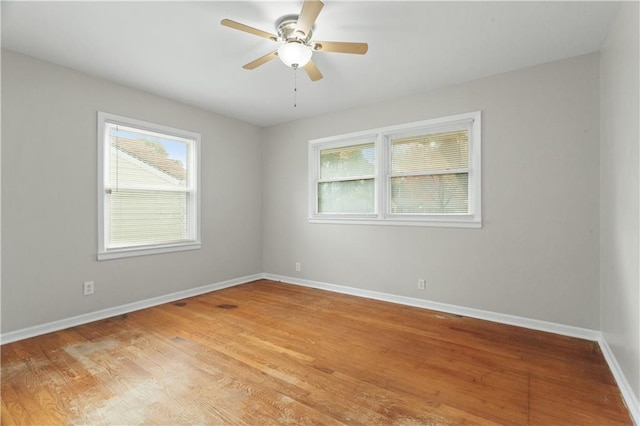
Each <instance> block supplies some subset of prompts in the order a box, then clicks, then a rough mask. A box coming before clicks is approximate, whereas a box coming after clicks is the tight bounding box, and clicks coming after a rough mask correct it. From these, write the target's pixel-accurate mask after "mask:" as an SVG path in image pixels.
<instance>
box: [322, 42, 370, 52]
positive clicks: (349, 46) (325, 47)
mask: <svg viewBox="0 0 640 426" xmlns="http://www.w3.org/2000/svg"><path fill="white" fill-rule="evenodd" d="M313 50H315V51H317V52H336V53H355V54H357V55H364V54H365V53H367V51H368V50H369V45H368V44H367V43H349V42H344V41H315V42H313Z"/></svg>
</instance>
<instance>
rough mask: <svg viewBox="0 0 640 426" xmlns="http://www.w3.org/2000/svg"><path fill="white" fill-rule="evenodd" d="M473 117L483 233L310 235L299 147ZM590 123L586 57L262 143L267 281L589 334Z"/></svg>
mask: <svg viewBox="0 0 640 426" xmlns="http://www.w3.org/2000/svg"><path fill="white" fill-rule="evenodd" d="M475 110H482V113H483V116H482V137H483V141H482V144H483V153H482V163H483V164H482V167H483V169H482V174H483V176H482V183H483V194H482V196H483V220H484V227H483V228H482V229H456V228H427V227H392V226H367V225H330V224H329V225H328V224H309V223H307V205H308V202H307V145H308V140H309V139H314V138H320V137H325V136H331V135H339V134H342V133H348V132H353V131H358V130H365V129H370V128H375V127H381V126H386V125H392V124H400V123H405V122H411V121H417V120H424V119H429V118H436V117H442V116H447V115H452V114H458V113H465V112H470V111H475ZM599 114H600V111H599V56H598V54H591V55H586V56H580V57H576V58H572V59H568V60H563V61H559V62H554V63H550V64H546V65H541V66H537V67H533V68H528V69H523V70H519V71H515V72H510V73H506V74H501V75H497V76H493V77H490V78H484V79H481V80H477V81H473V82H470V83H465V84H461V85H457V86H453V87H448V88H445V89H442V90H437V91H432V92H428V93H424V94H419V95H416V96H412V97H407V98H402V99H398V100H394V101H389V102H384V103H379V104H374V105H370V106H367V107H362V108H357V109H353V110H349V111H346V112H340V113H336V114H331V115H326V116H322V117H316V118H313V119H309V120H301V121H297V122H294V123H290V124H285V125H280V126H275V127H271V128H268V129H265V132H264V136H263V140H264V147H263V187H262V188H263V215H264V217H263V226H264V234H263V244H264V250H263V268H264V271H265V272H267V273H272V274H278V275H285V276H291V277H296V278H300V279H308V280H313V281H320V282H325V283H330V284H338V285H344V286H350V287H355V288H361V289H367V290H374V291H381V292H386V293H391V294H394V295H402V296H411V297H417V298H424V299H429V300H433V301H438V302H444V303H450V304H455V305H461V306H465V307H472V308H477V309H484V310H489V311H494V312H499V313H504V314H512V315H518V316H522V317H528V318H533V319H539V320H545V321H551V322H557V323H561V324H568V325H573V326H579V327H585V328H589V329H599V314H598V311H599V300H598V299H599V294H598V293H599V248H598V239H599V218H598V206H599V190H598V188H599V173H598V167H599V133H600V127H599V123H600V118H599V117H600V116H599ZM295 262H301V263H302V271H301V272H295V268H294V266H295ZM419 278H424V279H426V281H427V290H426V291H419V290H417V280H418V279H419Z"/></svg>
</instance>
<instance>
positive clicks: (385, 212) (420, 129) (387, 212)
mask: <svg viewBox="0 0 640 426" xmlns="http://www.w3.org/2000/svg"><path fill="white" fill-rule="evenodd" d="M481 115H482V114H481V111H474V112H469V113H464V114H457V115H453V116H447V117H440V118H435V119H429V120H422V121H416V122H411V123H405V124H400V125H394V126H387V127H381V128H377V129H371V130H365V131H362V132H353V133H348V134H343V135H337V136H330V137H326V138H320V139H312V140H310V141H309V158H308V160H309V214H308V221H309V223H336V224H362V225H401V226H434V227H457V228H481V227H482V191H481V190H482V170H481V165H482V164H481V153H482V134H481V133H482V123H481ZM461 128H467V129H468V139H467V143H468V168H467V170H468V196H469V199H468V206H469V209H468V213H452V214H404V213H391V179H392V177H394V176H395V175H394V174H393V173H392V171H391V149H392V142H391V141H392V139H393V138H397V137H399V136H408V135H424V134H432V133H439V132H446V131H452V130H456V129H461ZM366 138H370V139H369V141H374V143H375V152H376V162H375V179H374V191H375V193H374V197H375V211H374V213H373V214H358V213H344V214H326V213H319V212H318V182H319V181H320V180H319V177H320V170H319V168H320V152H321V151H322V150H324V149H332V148H339V147H348V146H353V145H358V144H361V143H363V141H364V140H366ZM455 171H457V169H456V170H454V172H455ZM448 173H451V171H448Z"/></svg>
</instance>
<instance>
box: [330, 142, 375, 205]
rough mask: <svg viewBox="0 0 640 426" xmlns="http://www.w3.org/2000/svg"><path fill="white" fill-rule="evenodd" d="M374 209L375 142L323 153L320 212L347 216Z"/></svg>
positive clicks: (333, 149) (332, 149)
mask: <svg viewBox="0 0 640 426" xmlns="http://www.w3.org/2000/svg"><path fill="white" fill-rule="evenodd" d="M374 210H375V145H374V143H373V142H372V143H365V144H360V145H352V146H346V147H340V148H331V149H325V150H321V151H320V179H319V181H318V212H319V213H335V214H348V213H372V212H374Z"/></svg>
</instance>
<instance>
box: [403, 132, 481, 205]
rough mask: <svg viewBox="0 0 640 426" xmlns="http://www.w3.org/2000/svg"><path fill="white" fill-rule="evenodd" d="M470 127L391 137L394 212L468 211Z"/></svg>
mask: <svg viewBox="0 0 640 426" xmlns="http://www.w3.org/2000/svg"><path fill="white" fill-rule="evenodd" d="M468 134H469V131H468V130H467V129H463V130H455V131H448V132H440V133H431V134H425V135H418V136H411V137H405V138H398V139H391V177H390V180H391V205H390V210H391V213H393V214H464V213H467V212H468V211H469V148H468V147H469V143H468Z"/></svg>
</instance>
